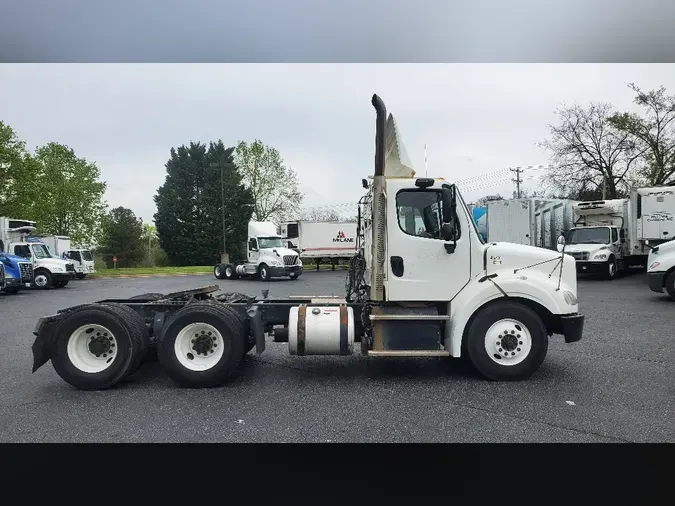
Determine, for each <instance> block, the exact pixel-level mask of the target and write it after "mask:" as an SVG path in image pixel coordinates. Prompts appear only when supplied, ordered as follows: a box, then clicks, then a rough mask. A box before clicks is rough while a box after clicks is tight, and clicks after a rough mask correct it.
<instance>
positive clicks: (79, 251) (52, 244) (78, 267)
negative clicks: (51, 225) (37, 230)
mask: <svg viewBox="0 0 675 506" xmlns="http://www.w3.org/2000/svg"><path fill="white" fill-rule="evenodd" d="M40 239H41V240H42V242H43V243H44V244H45V246H47V249H48V250H49V253H51V255H52V256H53V257H55V258H62V259H63V260H66V261H69V262H72V264H73V265H74V266H75V273H76V274H75V277H76V278H77V279H84V278H85V277H86V276H87V274H94V273H95V272H96V269H95V267H94V256H93V255H92V254H91V250H89V248H79V247H73V246H71V243H70V237H68V236H66V235H50V236H44V237H40Z"/></svg>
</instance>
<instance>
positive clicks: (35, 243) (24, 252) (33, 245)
mask: <svg viewBox="0 0 675 506" xmlns="http://www.w3.org/2000/svg"><path fill="white" fill-rule="evenodd" d="M34 232H35V222H34V221H30V220H17V219H13V218H6V217H0V251H3V252H5V253H10V254H12V255H16V256H19V257H23V258H26V259H29V260H31V262H32V264H33V279H32V283H33V286H34V287H35V288H39V289H42V290H45V289H48V288H51V287H54V288H63V287H64V286H66V285H67V284H68V282H69V281H70V280H71V279H72V278H74V277H75V266H74V265H73V263H72V262H67V261H65V260H62V259H60V258H54V257H53V256H52V255H51V254H50V253H49V250H48V249H47V247H46V246H45V244H44V243H43V242H42V241H41V240H40V239H39V238H36V237H31V235H30V234H32V233H34Z"/></svg>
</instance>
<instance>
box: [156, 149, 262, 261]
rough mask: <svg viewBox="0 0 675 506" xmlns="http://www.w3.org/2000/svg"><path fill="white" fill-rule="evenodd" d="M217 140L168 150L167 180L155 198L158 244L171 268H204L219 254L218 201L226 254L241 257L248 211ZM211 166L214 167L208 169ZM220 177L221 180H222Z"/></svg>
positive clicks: (247, 199)
mask: <svg viewBox="0 0 675 506" xmlns="http://www.w3.org/2000/svg"><path fill="white" fill-rule="evenodd" d="M233 151H234V148H229V149H227V148H225V145H224V144H223V142H222V141H218V142H215V143H214V142H211V143H209V145H208V148H207V146H206V145H205V144H201V143H194V142H191V143H190V145H189V146H180V147H179V148H177V149H175V148H171V152H170V158H169V160H168V162H167V163H166V173H167V174H166V179H165V181H164V184H163V185H162V186H160V187H159V188H158V190H157V194H156V195H155V203H156V205H157V213H156V214H155V216H154V219H155V225H156V226H157V233H158V235H159V243H160V245H161V247H162V249H163V250H164V251H165V252H166V254H167V256H168V258H169V261H170V262H171V263H172V264H174V265H208V264H212V263H215V262H217V261H219V259H220V252H222V244H223V237H222V230H223V224H222V222H223V220H222V209H223V206H222V200H223V196H224V200H225V228H226V231H225V232H226V234H225V235H226V237H225V239H226V242H227V249H228V251H227V252H228V253H229V254H230V255H233V256H234V257H241V255H242V254H243V251H242V250H243V246H244V244H245V242H246V234H247V224H248V221H249V220H250V218H251V213H252V212H253V199H252V196H251V192H250V190H247V189H246V188H245V187H244V185H243V184H242V180H241V179H242V178H241V175H240V174H239V172H238V171H237V168H236V166H235V165H234V161H233V159H232V153H233ZM212 165H215V167H214V166H212ZM221 175H222V181H221Z"/></svg>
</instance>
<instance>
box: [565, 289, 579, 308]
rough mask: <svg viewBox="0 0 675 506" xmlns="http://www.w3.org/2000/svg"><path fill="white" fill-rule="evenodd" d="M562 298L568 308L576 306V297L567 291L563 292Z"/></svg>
mask: <svg viewBox="0 0 675 506" xmlns="http://www.w3.org/2000/svg"><path fill="white" fill-rule="evenodd" d="M563 298H564V299H565V302H567V303H568V304H569V305H570V306H576V305H577V303H578V301H577V297H576V296H575V295H574V294H573V293H572V292H568V291H567V290H565V291H564V292H563Z"/></svg>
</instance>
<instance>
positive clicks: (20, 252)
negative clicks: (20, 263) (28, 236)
mask: <svg viewBox="0 0 675 506" xmlns="http://www.w3.org/2000/svg"><path fill="white" fill-rule="evenodd" d="M14 254H15V255H16V256H18V257H23V258H31V254H30V247H29V246H27V245H25V244H23V245H21V246H14Z"/></svg>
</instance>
